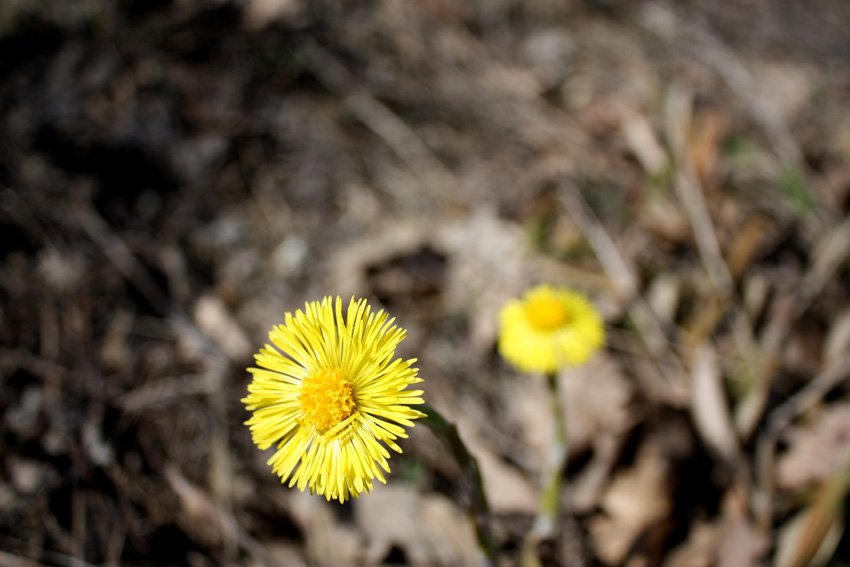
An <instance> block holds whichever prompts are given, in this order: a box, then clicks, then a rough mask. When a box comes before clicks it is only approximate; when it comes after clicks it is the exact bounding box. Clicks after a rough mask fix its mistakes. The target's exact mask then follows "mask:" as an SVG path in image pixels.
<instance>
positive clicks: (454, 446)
mask: <svg viewBox="0 0 850 567" xmlns="http://www.w3.org/2000/svg"><path fill="white" fill-rule="evenodd" d="M420 409H421V410H422V412H423V413H425V417H424V418H422V421H421V422H420V423H424V424H425V425H426V426H428V428H429V429H430V430H431V432H433V433H434V435H436V436H437V438H439V439H440V440H441V441H442V442H443V443H445V444H446V447H447V448H448V449H449V451H450V452H451V454H452V456H453V457H454V459H455V461H456V462H457V464H458V466H460V470H461V479H462V486H463V489H464V504H465V507H466V512H467V515H468V516H469V519H470V521H471V522H472V526H473V528H474V529H475V537H476V539H477V540H478V550H479V551H480V552H481V555H482V556H483V557H482V563H483V564H484V565H487V566H491V565H493V564H494V544H493V535H492V533H491V532H490V505H489V504H488V503H487V495H486V494H485V492H484V483H483V482H482V481H481V470H480V469H479V467H478V461H477V460H476V459H475V457H473V456H472V454H471V453H470V452H469V449H467V448H466V445H465V444H464V443H463V440H462V439H461V438H460V435H459V434H458V431H457V426H456V425H455V424H454V423H450V422H449V421H447V420H446V418H444V417H443V416H442V415H441V414H440V412H438V411H437V410H435V409H434V408H433V407H431V406H430V405H429V404H427V403H426V404H424V405H422V406H420Z"/></svg>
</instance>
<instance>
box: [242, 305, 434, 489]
mask: <svg viewBox="0 0 850 567" xmlns="http://www.w3.org/2000/svg"><path fill="white" fill-rule="evenodd" d="M388 318H389V317H388V315H387V314H385V313H384V312H383V311H379V312H378V313H377V314H375V313H372V310H371V308H370V306H369V305H368V304H367V302H366V300H363V299H361V300H354V299H353V298H352V300H351V302H350V303H349V305H348V310H347V312H346V315H345V317H343V309H342V300H341V299H340V298H339V297H337V298H336V301H334V300H333V299H332V298H331V297H326V298H324V299H323V300H322V301H321V303H320V302H318V301H314V302H311V303H307V305H306V308H305V310H304V311H301V310H298V311H296V312H295V314H294V315H292V314H291V313H287V314H286V315H285V318H284V323H283V324H282V325H277V326H276V327H274V328H273V329H272V331H271V332H270V333H269V338H270V339H271V342H272V345H273V346H272V345H268V344H267V345H266V346H265V347H264V348H262V349H260V352H259V354H257V355H255V359H256V362H257V366H259V368H249V369H248V371H249V372H250V373H251V374H253V381H252V382H251V384H250V385H249V386H248V392H249V395H248V396H247V397H246V398H244V399H243V400H242V402H244V403H245V405H246V406H247V409H248V410H249V411H252V412H254V414H253V417H251V419H249V420H248V421H246V422H245V424H246V425H248V426H250V429H251V435H252V437H253V439H254V443H256V444H257V445H258V446H259V448H260V449H267V448H269V447H271V446H272V445H275V446H276V447H277V450H276V451H275V453H274V454H273V455H272V457H271V458H270V459H269V461H268V463H269V464H270V465H272V469H273V470H274V472H276V473H277V474H278V475H280V477H281V482H286V479H287V478H288V479H289V486H290V487H292V486H297V487H298V489H299V490H304V489H305V488H308V487H309V489H310V493H311V494H312V493H318V494H322V495H324V496H325V497H326V498H327V499H328V500H330V499H332V498H333V499H337V500H339V501H340V502H345V500H346V499H347V498H349V496H355V497H359V496H360V494H361V493H363V492H366V493H368V492H369V491H370V490H372V486H373V485H372V481H373V480H374V479H378V480H379V481H381V482H383V483H386V479H385V478H384V474H383V472H382V469H383V471H384V472H387V473H389V472H390V468H389V465H388V463H387V459H389V457H390V453H389V451H387V449H386V447H384V444H386V445H387V446H388V447H389V448H391V449H393V450H394V451H396V452H399V453H400V452H401V448H400V447H399V446H398V444H396V443H395V440H396V439H398V438H399V437H401V438H405V437H407V434H406V433H405V430H404V428H403V427H402V426H408V427H411V426H413V420H414V419H416V418H419V417H423V416H424V414H423V413H422V412H420V411H417V410H416V409H413V408H412V407H410V406H413V405H417V404H421V403H423V400H422V398H421V397H420V396H421V395H422V391H421V390H408V389H407V386H408V385H409V384H414V383H417V382H421V381H422V379H421V378H418V377H417V375H416V373H417V369H416V368H412V367H411V364H413V363H415V362H416V359H411V360H404V361H402V360H401V359H399V358H396V359H395V360H393V356H394V354H395V348H396V346H397V345H398V343H399V342H400V341H401V340H402V339H403V338H404V337H405V335H406V334H407V333H406V331H405V330H404V329H401V328H399V327H397V326H395V325H393V321H394V319H389V320H388Z"/></svg>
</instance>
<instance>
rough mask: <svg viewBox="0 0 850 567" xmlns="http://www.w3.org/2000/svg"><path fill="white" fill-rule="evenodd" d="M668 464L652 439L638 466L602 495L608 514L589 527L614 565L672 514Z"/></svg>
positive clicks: (597, 547) (596, 544)
mask: <svg viewBox="0 0 850 567" xmlns="http://www.w3.org/2000/svg"><path fill="white" fill-rule="evenodd" d="M668 480H669V479H668V472H667V464H666V462H665V460H664V459H663V458H662V457H661V455H660V454H659V452H658V450H657V448H655V447H654V446H653V443H652V442H649V443H645V444H644V445H643V446H642V447H641V450H640V453H639V454H638V457H637V460H636V462H635V465H634V466H633V467H632V468H630V469H628V470H625V471H623V472H621V473H619V474H618V475H617V476H616V477H615V478H614V480H613V481H612V482H611V485H610V486H609V487H608V490H607V491H606V493H605V495H604V496H603V498H602V503H601V504H602V511H603V513H604V515H597V516H595V517H593V518H592V519H591V520H590V523H589V526H588V529H589V530H590V536H591V540H592V542H593V547H594V549H595V551H596V554H597V555H598V556H599V558H600V559H602V561H604V562H605V563H607V564H610V565H617V564H620V563H622V561H623V560H624V559H625V558H626V556H627V555H628V553H629V551H630V550H631V549H632V546H633V545H634V542H635V541H636V540H637V539H638V538H639V537H640V536H641V534H643V533H644V531H645V530H646V529H647V528H649V527H650V526H652V525H653V524H655V523H656V522H658V521H660V520H662V519H664V518H666V517H667V515H668V514H669V513H670V510H671V507H672V501H671V499H670V493H669V482H668Z"/></svg>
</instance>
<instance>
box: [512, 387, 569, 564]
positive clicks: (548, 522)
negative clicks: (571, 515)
mask: <svg viewBox="0 0 850 567" xmlns="http://www.w3.org/2000/svg"><path fill="white" fill-rule="evenodd" d="M546 381H547V383H548V385H549V401H550V403H551V406H552V418H553V419H552V443H551V444H550V446H549V451H548V452H547V454H546V460H545V461H544V463H543V475H542V476H543V492H542V494H541V495H540V503H539V506H538V509H537V517H536V518H535V519H534V525H533V526H532V527H531V531H530V532H529V533H528V535H527V536H526V538H525V542H524V543H523V548H522V565H523V567H537V566H539V565H540V560H539V558H538V557H537V546H538V544H539V543H540V542H542V541H544V540H546V539H551V538H553V537H554V536H555V535H556V534H557V530H558V519H559V516H560V514H561V492H562V488H563V484H564V470H565V469H566V466H567V459H568V458H569V441H568V438H567V420H566V414H565V413H564V408H563V406H562V405H561V396H560V394H559V387H558V374H557V373H555V372H553V373H551V374H548V375H547V376H546Z"/></svg>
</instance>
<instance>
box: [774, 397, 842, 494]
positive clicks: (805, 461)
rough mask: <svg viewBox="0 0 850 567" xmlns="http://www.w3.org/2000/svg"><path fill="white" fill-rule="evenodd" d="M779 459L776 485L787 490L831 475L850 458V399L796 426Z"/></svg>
mask: <svg viewBox="0 0 850 567" xmlns="http://www.w3.org/2000/svg"><path fill="white" fill-rule="evenodd" d="M787 440H788V444H789V448H788V451H787V452H786V453H785V454H784V455H782V456H781V457H780V459H779V464H778V466H777V474H776V476H777V485H778V486H779V487H780V488H782V489H786V490H791V489H795V488H800V487H802V486H805V485H807V484H809V483H812V482H817V481H824V480H826V479H829V478H832V477H833V476H835V474H837V472H838V471H840V470H841V467H842V466H843V464H844V462H845V461H846V460H847V459H848V458H850V402H843V403H837V404H832V405H830V406H828V407H826V408H824V410H823V411H822V412H821V413H820V415H818V417H817V418H816V419H814V420H813V421H811V422H810V423H807V424H804V425H798V426H795V427H793V428H792V429H791V430H790V431H789V432H788V436H787Z"/></svg>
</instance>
